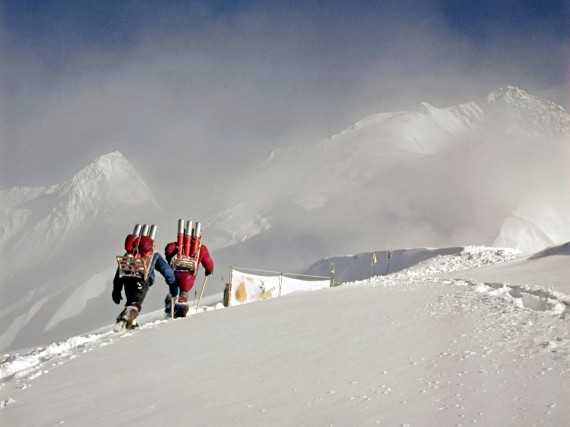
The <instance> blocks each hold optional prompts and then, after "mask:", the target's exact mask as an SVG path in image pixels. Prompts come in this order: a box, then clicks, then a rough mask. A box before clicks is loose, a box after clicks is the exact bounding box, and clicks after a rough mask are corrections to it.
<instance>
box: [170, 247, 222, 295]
mask: <svg viewBox="0 0 570 427" xmlns="http://www.w3.org/2000/svg"><path fill="white" fill-rule="evenodd" d="M177 253H178V246H177V245H176V242H171V243H169V244H168V245H166V248H164V255H165V256H166V261H167V262H168V263H169V264H170V261H171V260H172V258H173V257H174V255H176V254H177ZM200 264H202V265H203V266H204V269H205V270H206V276H207V275H209V274H212V273H213V272H214V261H213V260H212V257H211V256H210V252H209V251H208V248H207V247H206V245H202V246H201V249H200V256H199V257H198V263H197V266H196V273H195V274H192V273H190V272H188V271H176V270H175V271H174V276H175V277H176V284H177V285H178V287H179V288H180V290H181V291H186V292H188V291H190V289H192V286H194V281H195V280H196V276H197V275H198V269H199V268H200Z"/></svg>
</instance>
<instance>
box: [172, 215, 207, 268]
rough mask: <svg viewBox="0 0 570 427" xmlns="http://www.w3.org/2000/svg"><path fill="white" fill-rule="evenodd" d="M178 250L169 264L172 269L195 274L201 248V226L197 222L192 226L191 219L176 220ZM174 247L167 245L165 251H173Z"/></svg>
mask: <svg viewBox="0 0 570 427" xmlns="http://www.w3.org/2000/svg"><path fill="white" fill-rule="evenodd" d="M176 246H177V248H178V252H177V253H176V254H175V255H174V256H173V257H172V260H171V261H170V264H171V265H172V268H173V269H174V271H187V272H189V273H190V274H196V271H197V267H198V262H199V260H200V249H202V227H201V224H200V223H199V222H196V226H195V227H192V221H186V223H185V222H184V220H183V219H179V220H178V238H177V242H176ZM174 250H175V248H173V247H169V246H167V249H166V251H172V252H174Z"/></svg>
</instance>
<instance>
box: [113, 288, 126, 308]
mask: <svg viewBox="0 0 570 427" xmlns="http://www.w3.org/2000/svg"><path fill="white" fill-rule="evenodd" d="M111 298H113V302H114V303H115V304H120V303H121V300H122V299H123V297H122V296H121V291H117V290H115V289H113V293H112V294H111Z"/></svg>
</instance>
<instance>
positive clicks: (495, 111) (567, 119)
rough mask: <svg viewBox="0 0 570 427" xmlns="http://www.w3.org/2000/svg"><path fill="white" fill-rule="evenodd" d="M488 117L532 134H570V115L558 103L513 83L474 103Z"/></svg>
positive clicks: (511, 127)
mask: <svg viewBox="0 0 570 427" xmlns="http://www.w3.org/2000/svg"><path fill="white" fill-rule="evenodd" d="M477 104H479V106H480V107H481V109H482V110H483V111H484V112H485V114H486V115H487V116H488V117H492V120H494V121H496V122H503V123H507V124H508V125H507V129H508V130H513V129H516V128H520V129H524V130H525V131H527V132H528V131H530V132H531V133H533V134H543V135H566V134H568V133H570V115H569V114H568V113H567V112H566V110H564V108H562V107H561V106H560V105H558V104H555V103H553V102H551V101H548V100H545V99H541V98H538V97H536V96H533V95H530V94H528V93H527V92H525V91H524V90H522V89H520V88H518V87H516V86H504V87H502V88H500V89H498V90H496V91H493V92H491V93H490V94H489V95H487V97H486V98H485V99H484V100H482V101H479V102H477Z"/></svg>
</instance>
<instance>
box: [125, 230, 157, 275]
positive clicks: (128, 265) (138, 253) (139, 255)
mask: <svg viewBox="0 0 570 427" xmlns="http://www.w3.org/2000/svg"><path fill="white" fill-rule="evenodd" d="M155 235H156V225H154V224H153V225H151V226H150V228H149V226H148V225H147V224H144V225H141V224H137V225H135V229H134V231H133V233H132V234H129V235H127V238H126V239H125V251H126V254H125V255H122V256H121V255H117V264H118V265H119V277H124V276H128V277H136V278H139V279H143V280H147V279H148V276H149V274H150V264H151V262H152V257H153V255H154V236H155Z"/></svg>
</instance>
